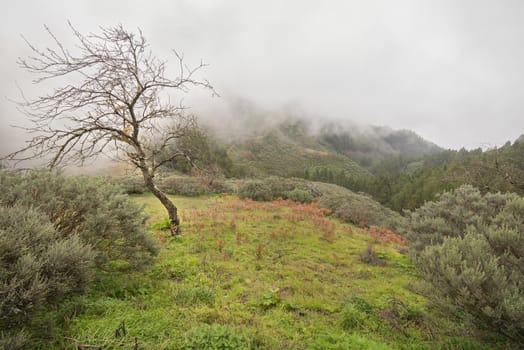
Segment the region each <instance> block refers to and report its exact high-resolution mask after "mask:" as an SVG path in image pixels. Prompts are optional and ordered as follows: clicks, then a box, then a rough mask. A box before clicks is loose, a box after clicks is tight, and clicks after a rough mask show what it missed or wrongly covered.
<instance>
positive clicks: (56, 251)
mask: <svg viewBox="0 0 524 350" xmlns="http://www.w3.org/2000/svg"><path fill="white" fill-rule="evenodd" d="M94 256H95V254H94V252H93V250H92V249H91V247H90V245H88V244H85V243H83V242H81V240H80V239H79V237H78V236H77V235H70V236H68V237H60V235H59V233H58V232H57V230H56V229H55V228H54V227H53V225H52V224H51V222H50V221H49V218H48V217H47V216H46V215H44V214H42V213H41V212H39V211H36V210H34V209H31V208H29V207H23V206H15V207H5V206H0V328H2V329H13V328H14V329H16V328H19V327H21V326H23V325H25V324H27V323H28V322H30V320H31V317H32V315H34V313H35V312H37V311H38V310H40V309H42V308H43V307H45V306H48V305H54V304H56V303H58V302H59V301H60V300H62V299H63V298H64V297H66V296H67V295H70V294H73V293H78V292H82V291H84V290H85V289H86V288H87V286H88V284H89V282H90V281H91V278H92V272H93V270H92V268H91V266H92V265H93V261H94Z"/></svg>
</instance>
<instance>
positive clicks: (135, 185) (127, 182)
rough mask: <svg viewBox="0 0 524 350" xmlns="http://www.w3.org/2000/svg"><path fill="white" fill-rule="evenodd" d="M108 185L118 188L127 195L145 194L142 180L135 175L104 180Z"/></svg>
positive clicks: (111, 177) (145, 190) (145, 188)
mask: <svg viewBox="0 0 524 350" xmlns="http://www.w3.org/2000/svg"><path fill="white" fill-rule="evenodd" d="M105 179H106V180H107V181H109V182H110V183H112V184H114V185H117V186H120V187H121V188H122V189H123V190H124V192H125V193H127V194H141V193H144V192H147V187H146V185H144V178H143V177H142V176H140V175H138V174H136V175H122V176H110V177H106V178H105Z"/></svg>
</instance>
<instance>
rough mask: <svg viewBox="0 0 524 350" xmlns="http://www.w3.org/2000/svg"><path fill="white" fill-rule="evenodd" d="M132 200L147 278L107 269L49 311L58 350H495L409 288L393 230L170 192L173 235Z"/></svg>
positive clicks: (153, 204)
mask: <svg viewBox="0 0 524 350" xmlns="http://www.w3.org/2000/svg"><path fill="white" fill-rule="evenodd" d="M133 198H134V200H136V201H137V202H138V203H141V204H144V205H145V206H146V212H147V213H148V215H149V217H150V218H149V221H148V223H147V225H148V226H149V227H151V233H152V234H154V235H155V236H157V237H158V239H159V240H160V241H161V245H162V249H161V252H160V255H159V258H158V260H157V262H156V263H155V265H154V266H153V267H152V268H151V269H150V270H148V271H145V272H121V271H118V266H114V269H113V270H108V271H107V272H106V273H105V274H103V275H102V277H100V278H99V280H98V281H96V283H95V284H94V285H93V287H92V290H91V292H90V293H89V294H88V296H84V297H78V298H76V299H75V298H73V299H70V300H69V301H68V302H67V303H65V304H63V305H62V306H61V307H60V308H59V309H58V310H56V311H55V313H54V314H53V317H54V319H55V322H59V324H60V325H61V327H60V328H57V329H56V330H55V333H54V340H53V343H54V344H55V348H56V349H64V348H74V346H75V344H80V343H81V344H91V345H100V346H103V348H104V349H117V348H118V349H122V348H123V349H202V348H206V347H205V346H204V345H206V344H207V345H209V346H211V345H216V346H217V347H216V348H220V349H242V348H244V349H249V348H261V349H483V348H484V349H492V348H497V347H496V344H494V343H488V345H486V346H481V345H480V344H479V343H478V342H477V341H476V340H474V338H473V335H474V334H473V333H472V332H473V330H471V329H466V328H465V327H464V326H463V325H462V323H461V321H460V320H461V318H460V315H453V316H452V317H450V316H449V315H448V316H445V317H444V316H441V315H440V314H439V313H438V312H437V311H435V310H434V309H432V308H430V307H429V306H428V305H427V302H426V300H425V299H424V298H422V297H421V296H420V295H418V294H417V293H416V292H415V291H416V290H417V286H418V283H417V278H416V276H415V272H414V268H413V266H412V265H411V263H410V262H409V260H408V258H407V256H406V255H404V254H401V253H399V251H403V250H404V247H403V246H402V240H401V239H399V238H398V237H397V236H395V235H393V234H389V233H388V234H385V235H382V234H380V233H379V232H377V231H376V230H373V229H372V230H369V231H368V230H366V229H362V228H357V227H355V226H350V225H347V224H344V223H342V222H340V221H338V220H336V219H333V218H330V217H329V216H327V215H328V214H329V213H328V212H327V211H326V210H325V209H320V208H319V207H318V206H317V204H315V203H313V204H297V203H294V202H290V201H273V202H263V203H259V202H253V201H249V200H240V199H238V198H237V197H236V196H229V195H228V196H214V197H197V198H187V197H175V198H174V200H175V202H176V203H178V205H179V206H180V208H181V215H182V219H183V227H184V234H183V236H182V237H180V238H176V239H175V238H171V237H168V236H166V233H165V232H163V231H161V230H160V228H161V226H162V218H163V211H162V208H161V207H160V205H159V204H158V202H157V201H156V200H155V199H154V198H153V197H152V196H151V195H149V194H144V195H137V196H134V197H133ZM154 227H156V229H155V228H154ZM369 247H372V249H371V250H370V249H369ZM364 261H367V262H368V263H364ZM44 321H45V320H44ZM44 321H42V324H44V325H45V322H44ZM124 330H125V331H124ZM219 344H222V346H223V347H218V345H219ZM224 344H226V345H227V344H229V345H228V346H226V345H224Z"/></svg>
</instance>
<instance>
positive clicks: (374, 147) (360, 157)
mask: <svg viewBox="0 0 524 350" xmlns="http://www.w3.org/2000/svg"><path fill="white" fill-rule="evenodd" d="M318 139H319V141H320V142H321V143H322V144H324V145H327V146H329V147H330V148H331V149H332V150H334V151H336V152H337V153H339V154H345V155H347V156H349V157H351V158H352V159H353V160H355V161H357V162H359V164H361V165H363V166H365V167H371V166H373V165H376V164H378V163H380V162H382V161H384V160H387V159H389V158H391V157H403V158H406V159H418V158H421V157H424V156H427V155H431V154H435V153H439V152H442V151H443V149H442V148H440V147H438V146H437V145H435V144H434V143H431V142H429V141H427V140H424V139H423V138H422V137H420V136H419V135H417V134H416V133H414V132H413V131H410V130H393V129H391V128H388V127H378V126H369V127H366V128H351V127H350V126H347V125H346V126H344V125H341V124H336V123H332V124H327V125H325V126H324V127H322V129H321V131H320V134H319V136H318Z"/></svg>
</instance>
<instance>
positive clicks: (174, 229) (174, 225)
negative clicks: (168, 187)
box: [141, 169, 181, 236]
mask: <svg viewBox="0 0 524 350" xmlns="http://www.w3.org/2000/svg"><path fill="white" fill-rule="evenodd" d="M141 170H142V175H143V176H144V182H145V184H146V187H147V188H148V189H149V190H150V191H151V192H152V193H153V195H155V197H156V198H158V200H159V201H160V203H162V205H163V206H164V208H166V211H167V215H168V217H169V225H170V227H171V234H172V235H173V236H177V235H179V234H180V233H181V230H180V220H179V219H178V210H177V207H176V206H175V205H174V204H173V202H171V200H170V199H169V198H167V196H166V194H165V193H164V192H162V191H161V190H160V189H158V187H156V186H155V182H154V181H153V177H152V176H151V174H149V172H148V171H147V170H145V169H141Z"/></svg>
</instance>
